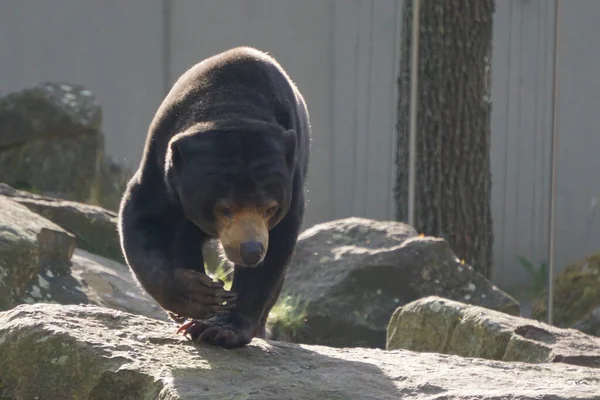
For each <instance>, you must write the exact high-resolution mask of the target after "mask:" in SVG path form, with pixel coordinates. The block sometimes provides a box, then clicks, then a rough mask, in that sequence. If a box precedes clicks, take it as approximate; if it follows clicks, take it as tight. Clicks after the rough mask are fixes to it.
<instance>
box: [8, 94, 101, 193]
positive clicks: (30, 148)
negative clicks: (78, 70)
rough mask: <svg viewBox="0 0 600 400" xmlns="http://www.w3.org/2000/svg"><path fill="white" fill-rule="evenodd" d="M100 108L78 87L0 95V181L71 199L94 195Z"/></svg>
mask: <svg viewBox="0 0 600 400" xmlns="http://www.w3.org/2000/svg"><path fill="white" fill-rule="evenodd" d="M101 119H102V116H101V109H100V106H99V104H98V102H97V100H96V98H95V96H94V95H93V94H92V92H90V91H89V90H87V89H85V88H84V87H82V86H79V85H71V84H64V83H43V84H40V85H38V86H35V87H32V88H27V89H24V90H22V91H19V92H15V93H10V94H8V95H4V96H1V97H0V181H2V182H6V183H8V184H10V185H12V186H14V187H17V188H20V189H26V190H30V191H35V192H38V193H45V194H48V195H51V196H55V197H61V198H65V199H69V200H76V201H88V200H90V199H92V198H94V197H95V196H96V194H95V193H94V191H95V190H96V188H97V186H98V181H97V179H98V173H99V170H100V166H101V162H102V159H103V157H104V137H103V135H102V133H101V130H100V125H101Z"/></svg>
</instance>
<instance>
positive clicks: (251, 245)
mask: <svg viewBox="0 0 600 400" xmlns="http://www.w3.org/2000/svg"><path fill="white" fill-rule="evenodd" d="M263 250H264V247H263V245H262V243H259V242H246V243H242V244H241V245H240V255H241V256H242V261H243V262H244V264H246V265H248V266H253V265H256V264H258V262H259V261H260V259H261V258H262V254H263Z"/></svg>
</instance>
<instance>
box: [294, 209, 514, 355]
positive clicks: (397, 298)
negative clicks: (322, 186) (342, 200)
mask: <svg viewBox="0 0 600 400" xmlns="http://www.w3.org/2000/svg"><path fill="white" fill-rule="evenodd" d="M283 293H285V294H288V295H292V296H300V298H301V299H302V300H303V301H305V302H308V306H307V309H306V314H307V318H306V327H305V328H306V329H305V332H304V333H302V334H301V335H298V341H300V342H302V343H307V344H322V345H328V346H337V347H354V346H361V347H379V348H384V347H385V338H386V327H387V324H388V322H389V319H390V317H391V315H392V313H393V312H394V310H395V309H396V308H397V307H398V306H401V305H404V304H406V303H409V302H411V301H414V300H416V299H418V298H421V297H425V296H430V295H439V296H442V297H446V298H450V299H455V300H461V301H465V302H467V303H471V304H476V305H481V306H484V307H488V308H491V309H495V310H500V311H503V312H507V313H509V314H514V315H518V314H519V306H518V303H517V302H516V301H515V300H514V299H513V298H512V297H510V296H509V295H507V294H506V293H504V292H502V291H501V290H499V289H498V288H496V287H495V286H494V285H492V284H491V283H490V282H489V281H488V280H487V279H485V278H484V277H483V276H482V275H481V274H479V273H477V272H476V271H474V270H473V269H472V268H471V267H470V266H469V265H466V264H462V263H461V262H460V260H458V258H456V256H455V255H454V253H453V252H452V250H451V249H450V247H449V246H448V244H447V242H446V241H445V240H443V239H439V238H433V237H419V236H417V232H416V231H415V230H414V229H413V228H412V227H410V226H408V225H406V224H403V223H400V222H393V221H389V222H378V221H373V220H369V219H364V218H347V219H342V220H337V221H332V222H328V223H324V224H319V225H315V226H313V227H312V228H310V229H307V230H306V231H304V232H303V233H302V234H301V235H300V238H299V240H298V244H297V246H296V252H295V254H294V256H293V260H292V263H291V265H290V267H289V270H288V273H287V276H286V280H285V284H284V287H283Z"/></svg>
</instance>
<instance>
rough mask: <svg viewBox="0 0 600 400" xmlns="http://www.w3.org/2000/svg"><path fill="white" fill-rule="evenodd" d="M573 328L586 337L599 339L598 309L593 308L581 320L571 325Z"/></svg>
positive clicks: (599, 319) (599, 321)
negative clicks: (591, 336) (585, 334)
mask: <svg viewBox="0 0 600 400" xmlns="http://www.w3.org/2000/svg"><path fill="white" fill-rule="evenodd" d="M573 328H575V329H579V330H580V331H581V332H585V333H587V334H588V335H594V336H598V337H600V307H597V308H594V309H593V310H592V311H591V312H589V313H588V314H587V315H586V316H584V317H583V318H582V319H581V320H579V321H577V322H576V323H575V324H573Z"/></svg>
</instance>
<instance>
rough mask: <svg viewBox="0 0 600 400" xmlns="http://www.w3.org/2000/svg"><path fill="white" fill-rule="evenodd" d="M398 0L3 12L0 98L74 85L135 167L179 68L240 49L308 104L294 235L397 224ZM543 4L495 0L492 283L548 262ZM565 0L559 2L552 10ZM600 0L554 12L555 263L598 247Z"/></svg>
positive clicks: (275, 0)
mask: <svg viewBox="0 0 600 400" xmlns="http://www.w3.org/2000/svg"><path fill="white" fill-rule="evenodd" d="M401 4H402V0H399V1H396V0H305V1H297V0H253V1H251V2H248V1H242V0H237V1H236V0H221V1H218V2H217V1H213V0H177V1H172V0H128V1H120V0H104V1H101V2H100V1H93V0H53V1H40V0H19V1H12V0H0V57H2V58H1V60H0V91H9V90H16V89H20V88H22V87H24V86H28V85H33V84H36V83H38V82H40V81H44V80H60V81H66V82H73V83H81V84H84V85H86V86H88V87H89V88H90V89H92V90H94V91H95V92H96V93H97V95H98V97H99V99H100V101H101V103H102V105H103V109H104V130H105V132H106V135H107V150H108V152H109V153H111V154H113V155H115V156H117V157H118V158H121V159H126V160H127V161H129V162H130V163H131V164H132V165H136V164H137V162H138V161H139V157H140V152H141V149H142V146H143V142H144V138H145V133H146V129H147V126H148V123H149V122H150V119H151V118H152V115H153V113H154V111H155V110H156V107H157V106H158V105H159V103H160V101H161V100H162V96H163V95H164V94H165V92H166V90H168V88H169V87H170V85H171V84H172V83H173V81H174V80H175V79H176V78H177V76H178V75H179V74H181V73H182V72H183V71H184V70H185V69H187V68H188V67H190V66H191V65H192V64H194V63H196V62H198V61H199V60H201V59H202V58H204V57H208V56H210V55H212V54H215V53H217V52H219V51H222V50H225V49H227V48H229V47H233V46H237V45H251V46H256V47H259V48H261V49H263V50H266V51H269V52H270V53H271V54H273V55H274V56H275V57H277V58H278V59H279V60H280V61H281V63H282V64H283V66H284V67H285V68H287V69H288V71H289V73H290V74H291V76H292V77H293V79H294V80H295V81H296V83H297V84H298V86H299V87H300V89H301V90H302V92H303V93H304V95H305V97H306V99H307V102H308V106H309V109H310V113H311V117H312V121H313V126H314V138H313V143H312V164H311V170H310V184H309V190H310V192H309V209H308V217H307V223H306V226H309V225H311V224H314V223H317V222H321V221H326V220H331V219H334V218H341V217H346V216H350V215H358V216H366V217H370V218H375V219H390V218H392V217H393V215H394V213H393V204H392V198H393V196H392V182H393V179H394V177H393V170H394V168H393V148H394V119H395V106H396V99H395V95H396V82H395V71H396V65H397V62H398V57H397V54H398V45H399V43H398V37H399V32H400V22H401V21H400V19H399V17H398V16H399V8H400V7H401ZM553 4H554V2H553V1H550V0H498V1H497V2H496V7H497V13H496V16H495V25H494V54H493V78H492V80H493V82H492V86H493V87H492V97H493V99H492V100H493V113H492V173H493V200H492V207H493V215H494V224H495V227H494V230H495V236H496V239H495V240H496V241H495V257H496V267H495V277H494V278H495V280H496V281H497V282H499V283H500V284H509V283H515V282H516V281H517V280H520V279H521V278H523V273H522V271H521V269H520V267H519V265H518V264H517V262H516V255H517V254H520V255H523V256H525V257H527V258H529V259H531V260H532V261H533V262H535V263H538V262H540V261H542V260H545V259H546V253H547V236H548V223H547V212H548V201H549V173H550V133H551V132H550V129H551V118H552V114H551V111H552V110H551V89H552V58H553V47H552V37H553V29H554V26H553ZM563 4H566V2H563ZM599 12H600V1H595V0H578V1H577V2H572V3H570V6H569V7H565V6H563V9H562V10H561V29H560V33H559V41H560V43H559V57H560V65H559V79H558V89H559V96H560V104H559V107H560V112H559V121H558V126H559V135H560V139H559V150H558V159H557V162H558V191H559V204H558V210H557V214H558V219H557V224H558V235H557V265H558V266H559V267H562V266H564V265H565V264H567V263H568V262H571V261H573V260H575V259H578V258H581V257H583V256H585V255H587V254H589V253H591V252H594V251H597V250H598V247H599V246H598V243H599V242H600V240H599V239H600V223H599V220H598V216H597V210H596V201H597V199H598V198H599V197H600V196H599V191H600V185H599V184H598V181H599V179H598V176H599V173H598V172H597V171H600V157H598V156H597V152H598V151H599V150H600V134H599V133H598V132H597V126H598V123H597V119H598V116H597V114H599V113H598V111H597V110H599V109H600V100H598V99H600V81H599V78H597V76H598V73H597V71H599V70H600V52H599V51H598V46H600V45H599V44H597V42H598V41H597V40H596V36H597V35H598V33H599V30H600V26H599V25H598V23H597V21H596V20H597V18H596V16H597V15H599Z"/></svg>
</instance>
